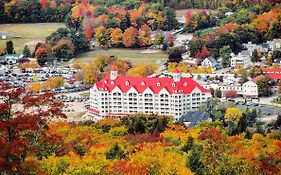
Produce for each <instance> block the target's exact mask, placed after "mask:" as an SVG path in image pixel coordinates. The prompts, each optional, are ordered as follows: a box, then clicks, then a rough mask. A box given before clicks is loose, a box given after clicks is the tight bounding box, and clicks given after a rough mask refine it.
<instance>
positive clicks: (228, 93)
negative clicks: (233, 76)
mask: <svg viewBox="0 0 281 175" xmlns="http://www.w3.org/2000/svg"><path fill="white" fill-rule="evenodd" d="M224 96H225V97H226V98H235V97H237V91H235V90H228V91H226V92H224Z"/></svg>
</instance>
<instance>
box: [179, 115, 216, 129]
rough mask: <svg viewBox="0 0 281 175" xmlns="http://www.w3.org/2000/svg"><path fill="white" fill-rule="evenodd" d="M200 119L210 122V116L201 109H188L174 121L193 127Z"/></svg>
mask: <svg viewBox="0 0 281 175" xmlns="http://www.w3.org/2000/svg"><path fill="white" fill-rule="evenodd" d="M201 121H208V122H211V121H212V119H211V116H210V115H209V114H206V113H205V112H202V111H189V112H187V113H186V114H185V115H183V116H182V117H180V118H179V120H178V121H176V122H177V123H179V124H184V125H185V126H187V127H193V126H195V125H197V124H198V123H199V122H201Z"/></svg>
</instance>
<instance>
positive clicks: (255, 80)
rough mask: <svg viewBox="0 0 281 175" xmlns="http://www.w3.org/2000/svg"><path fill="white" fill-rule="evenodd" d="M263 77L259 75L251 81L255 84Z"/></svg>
mask: <svg viewBox="0 0 281 175" xmlns="http://www.w3.org/2000/svg"><path fill="white" fill-rule="evenodd" d="M263 77H266V76H264V75H259V76H257V77H255V78H253V79H252V80H251V81H252V82H254V83H257V81H258V80H259V79H261V78H263Z"/></svg>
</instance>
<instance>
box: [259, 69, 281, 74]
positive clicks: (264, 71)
mask: <svg viewBox="0 0 281 175" xmlns="http://www.w3.org/2000/svg"><path fill="white" fill-rule="evenodd" d="M262 71H263V73H269V72H274V73H279V74H281V68H264V69H263V70H262Z"/></svg>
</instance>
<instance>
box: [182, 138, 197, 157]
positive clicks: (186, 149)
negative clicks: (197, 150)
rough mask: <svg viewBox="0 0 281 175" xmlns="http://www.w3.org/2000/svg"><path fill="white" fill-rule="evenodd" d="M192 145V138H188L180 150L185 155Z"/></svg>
mask: <svg viewBox="0 0 281 175" xmlns="http://www.w3.org/2000/svg"><path fill="white" fill-rule="evenodd" d="M193 143H194V138H193V137H190V136H189V137H188V139H187V141H186V143H185V144H184V145H183V147H182V148H181V150H182V151H184V152H186V153H187V152H188V151H189V150H190V149H191V148H192V146H193Z"/></svg>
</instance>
